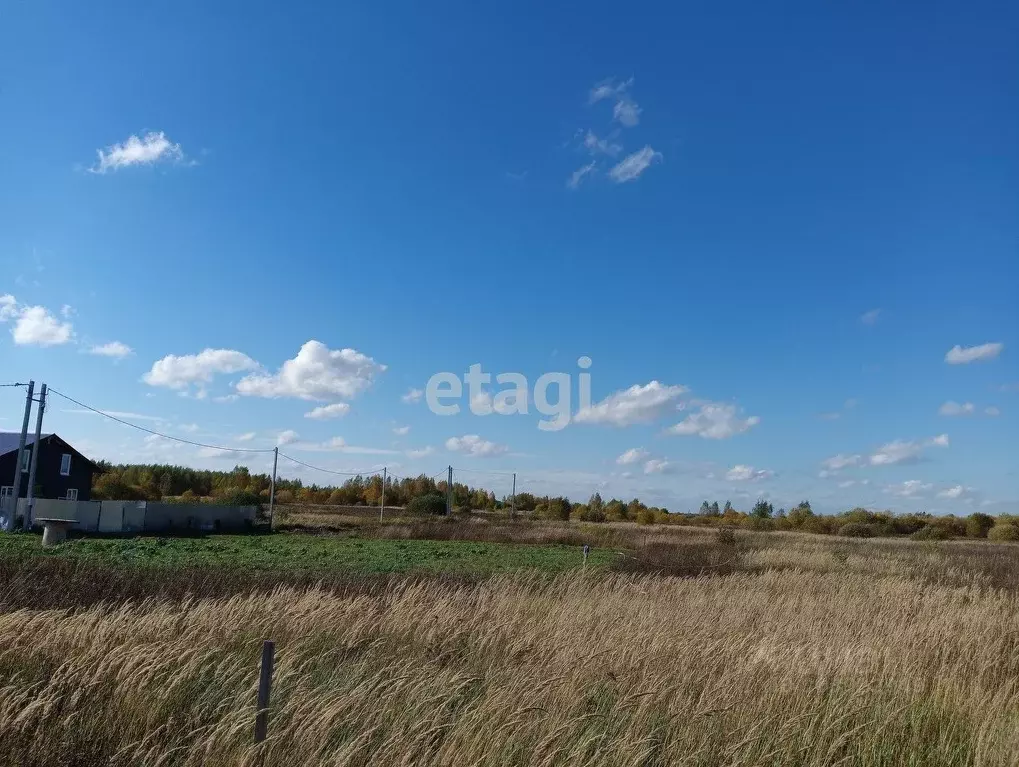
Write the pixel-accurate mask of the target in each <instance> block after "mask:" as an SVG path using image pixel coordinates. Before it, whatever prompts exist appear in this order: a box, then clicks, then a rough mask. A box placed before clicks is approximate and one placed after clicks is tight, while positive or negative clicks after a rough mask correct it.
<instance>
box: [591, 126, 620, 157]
mask: <svg viewBox="0 0 1019 767" xmlns="http://www.w3.org/2000/svg"><path fill="white" fill-rule="evenodd" d="M584 148H585V149H586V150H587V151H588V152H590V153H591V154H592V155H599V154H606V155H608V156H609V157H615V156H616V155H617V154H619V153H620V152H622V151H623V147H621V146H620V145H619V144H616V143H613V142H612V141H611V140H609V139H607V138H598V136H597V135H596V134H595V133H594V132H593V131H588V132H587V135H586V136H584Z"/></svg>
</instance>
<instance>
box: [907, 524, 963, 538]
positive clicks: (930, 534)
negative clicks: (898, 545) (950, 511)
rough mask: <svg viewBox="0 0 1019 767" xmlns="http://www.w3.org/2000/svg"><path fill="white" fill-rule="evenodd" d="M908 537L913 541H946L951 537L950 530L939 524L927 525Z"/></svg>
mask: <svg viewBox="0 0 1019 767" xmlns="http://www.w3.org/2000/svg"><path fill="white" fill-rule="evenodd" d="M909 537H910V538H911V539H912V540H914V541H948V540H951V538H952V532H951V530H948V529H947V528H945V527H942V526H941V525H927V526H926V527H921V528H920V529H919V530H917V531H916V532H915V533H913V534H912V535H910V536H909Z"/></svg>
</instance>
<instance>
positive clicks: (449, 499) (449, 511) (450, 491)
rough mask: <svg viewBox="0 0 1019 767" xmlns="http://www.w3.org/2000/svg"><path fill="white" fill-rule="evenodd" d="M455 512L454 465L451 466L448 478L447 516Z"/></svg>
mask: <svg viewBox="0 0 1019 767" xmlns="http://www.w3.org/2000/svg"><path fill="white" fill-rule="evenodd" d="M452 513H453V467H452V466H450V467H449V479H447V480H446V516H447V517H448V516H449V515H450V514H452Z"/></svg>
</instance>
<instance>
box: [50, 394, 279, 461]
mask: <svg viewBox="0 0 1019 767" xmlns="http://www.w3.org/2000/svg"><path fill="white" fill-rule="evenodd" d="M49 393H50V394H56V395H57V396H58V397H63V398H64V399H66V400H67V401H68V402H73V403H74V404H75V405H78V406H79V407H83V408H85V409H86V410H91V411H92V412H93V413H97V414H99V415H101V416H103V417H104V418H109V419H110V420H111V421H116V422H117V423H122V424H124V426H130V427H131V428H132V429H138V431H144V432H146V433H147V434H154V435H155V436H157V437H162V438H163V439H169V440H173V441H174V442H183V443H184V444H185V445H194V446H195V447H205V448H209V449H210V450H226V451H231V452H237V453H271V452H272V448H271V447H270V448H256V447H223V445H209V444H206V443H205V442H194V441H193V440H190V439H184V438H183V437H174V436H172V435H170V434H164V433H163V432H161V431H155V430H154V429H149V428H146V427H145V426H139V425H138V424H136V423H131V422H130V421H125V420H124V419H123V418H117V416H115V415H110V414H109V413H104V412H103V411H102V410H98V409H97V408H94V407H92V406H91V405H86V404H85V403H84V402H79V401H78V400H76V399H74V397H68V396H67V395H66V394H63V393H62V392H59V391H57V390H56V389H54V388H52V387H51V388H50V390H49Z"/></svg>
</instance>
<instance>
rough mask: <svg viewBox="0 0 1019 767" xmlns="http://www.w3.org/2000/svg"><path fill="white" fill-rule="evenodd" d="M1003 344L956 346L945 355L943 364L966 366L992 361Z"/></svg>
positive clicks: (1002, 347)
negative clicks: (971, 363)
mask: <svg viewBox="0 0 1019 767" xmlns="http://www.w3.org/2000/svg"><path fill="white" fill-rule="evenodd" d="M1004 348H1005V344H1003V343H1000V342H995V343H989V344H980V345H979V346H959V345H958V344H956V345H955V346H953V347H952V348H951V349H949V350H948V353H947V354H946V355H945V362H947V363H948V364H949V365H966V364H968V363H970V362H983V361H986V360H993V359H995V358H996V357H997V356H998V355H999V354H1001V351H1002V349H1004Z"/></svg>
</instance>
